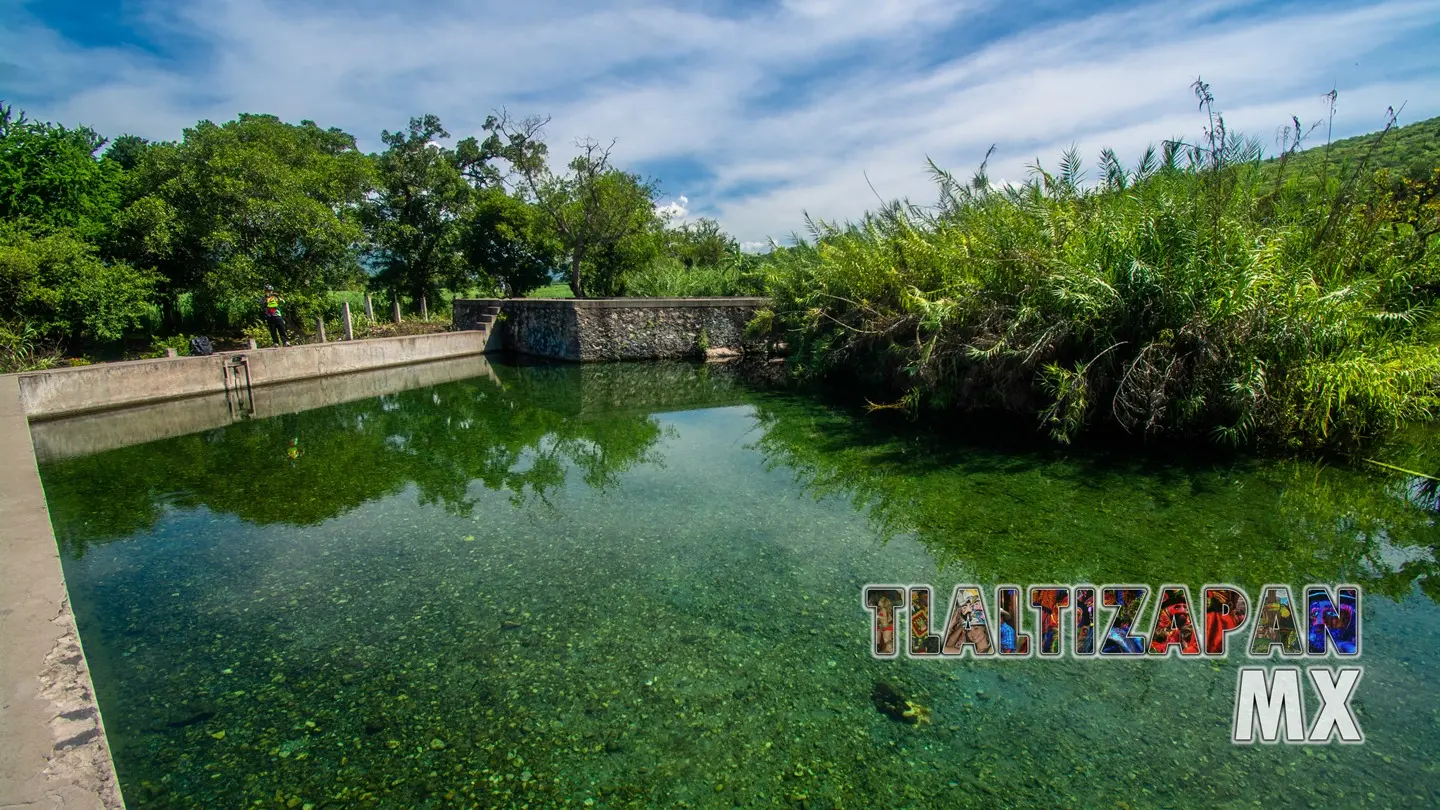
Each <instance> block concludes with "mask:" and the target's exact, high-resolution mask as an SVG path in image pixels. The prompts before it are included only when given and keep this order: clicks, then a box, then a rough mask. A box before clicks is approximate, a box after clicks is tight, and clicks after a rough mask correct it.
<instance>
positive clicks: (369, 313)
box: [365, 292, 375, 321]
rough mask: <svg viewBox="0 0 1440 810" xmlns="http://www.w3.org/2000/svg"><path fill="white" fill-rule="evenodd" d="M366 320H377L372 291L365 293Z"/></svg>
mask: <svg viewBox="0 0 1440 810" xmlns="http://www.w3.org/2000/svg"><path fill="white" fill-rule="evenodd" d="M365 320H367V321H373V320H375V305H374V304H372V303H371V302H370V293H368V292H367V293H365Z"/></svg>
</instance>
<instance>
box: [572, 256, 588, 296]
mask: <svg viewBox="0 0 1440 810" xmlns="http://www.w3.org/2000/svg"><path fill="white" fill-rule="evenodd" d="M583 260H584V259H583V256H582V254H581V252H580V251H578V250H577V251H575V252H574V253H571V254H570V292H572V293H574V294H575V297H576V298H584V297H585V293H584V292H583V291H582V290H581V287H580V262H581V261H583Z"/></svg>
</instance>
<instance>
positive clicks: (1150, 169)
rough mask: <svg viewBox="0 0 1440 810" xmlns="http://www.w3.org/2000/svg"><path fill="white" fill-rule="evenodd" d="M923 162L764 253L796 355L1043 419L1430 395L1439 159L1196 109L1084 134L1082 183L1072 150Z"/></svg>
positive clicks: (1354, 433)
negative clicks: (897, 191)
mask: <svg viewBox="0 0 1440 810" xmlns="http://www.w3.org/2000/svg"><path fill="white" fill-rule="evenodd" d="M1196 91H1197V96H1199V98H1200V102H1201V107H1202V109H1203V110H1205V111H1206V112H1207V113H1209V112H1210V109H1211V99H1210V97H1209V92H1208V88H1207V87H1205V86H1204V85H1203V84H1202V83H1197V86H1196ZM987 160H988V155H987ZM931 168H932V171H933V174H934V177H935V180H936V183H937V185H938V187H939V196H940V201H939V205H938V206H936V207H935V208H933V209H922V208H920V207H917V206H914V205H909V204H901V203H896V204H892V205H889V206H886V207H885V208H883V209H882V210H881V211H879V212H876V213H873V214H870V215H867V216H866V217H865V218H864V219H863V220H862V221H861V222H859V223H852V224H848V225H845V226H839V225H831V224H826V223H811V230H812V233H811V238H809V239H806V240H800V241H799V242H798V244H797V246H796V247H794V248H791V249H786V250H780V251H777V252H776V253H775V255H774V258H773V259H772V261H771V263H770V266H769V275H768V279H767V282H768V285H769V288H770V292H771V294H772V296H773V298H774V301H775V322H776V323H777V324H779V325H780V326H781V327H782V328H786V329H788V330H789V332H790V335H789V339H790V342H791V343H792V345H794V346H795V347H796V348H797V352H796V353H795V362H796V365H797V367H798V368H799V370H800V371H801V373H804V374H815V375H828V374H831V373H835V372H839V371H843V372H844V373H846V374H847V375H856V376H858V377H859V378H860V380H861V382H862V384H865V385H868V386H869V388H870V389H872V390H874V391H876V392H877V394H878V392H881V391H883V392H885V394H884V395H887V396H891V397H897V398H899V399H900V400H901V404H903V405H905V406H906V407H912V408H913V407H917V406H930V407H934V408H940V409H955V408H961V409H970V408H1000V409H1006V410H1011V411H1017V412H1021V413H1029V414H1034V415H1035V416H1037V417H1038V418H1039V419H1040V420H1041V421H1042V422H1043V424H1044V425H1045V426H1047V427H1048V428H1049V430H1050V431H1051V432H1052V434H1053V435H1054V436H1055V437H1056V438H1057V439H1060V440H1069V439H1070V438H1072V437H1074V436H1075V435H1077V434H1078V433H1079V432H1081V431H1082V430H1084V429H1086V428H1087V427H1089V426H1094V425H1096V424H1097V423H1103V424H1109V425H1113V426H1118V427H1120V428H1123V429H1125V430H1127V431H1132V432H1137V433H1144V434H1160V433H1170V434H1197V433H1206V432H1208V433H1210V434H1211V435H1212V436H1214V437H1215V438H1218V439H1221V440H1225V441H1229V442H1234V443H1237V444H1249V443H1253V442H1261V443H1280V444H1284V445H1287V446H1292V447H1296V446H1319V445H1324V444H1329V443H1332V442H1349V441H1353V440H1357V439H1361V438H1364V437H1368V436H1372V435H1375V434H1378V433H1382V432H1385V431H1387V430H1389V429H1392V428H1394V427H1396V426H1398V425H1400V424H1401V423H1403V422H1406V421H1409V420H1415V419H1425V418H1431V417H1433V416H1434V415H1435V413H1436V408H1437V406H1440V318H1437V310H1436V303H1437V292H1440V261H1437V259H1436V256H1437V250H1436V248H1437V245H1436V241H1437V240H1436V235H1435V234H1436V232H1437V230H1440V207H1437V204H1436V198H1437V196H1440V195H1437V193H1436V191H1437V189H1440V173H1437V175H1436V177H1435V178H1433V179H1432V180H1430V181H1426V182H1414V181H1406V182H1405V183H1404V184H1402V185H1401V186H1400V189H1401V190H1400V191H1399V192H1396V191H1395V190H1394V189H1395V186H1394V185H1392V184H1390V183H1389V182H1374V181H1373V179H1372V178H1371V177H1369V176H1368V175H1367V174H1366V173H1365V167H1364V166H1363V165H1361V166H1356V167H1354V168H1352V169H1351V170H1350V171H1348V172H1335V171H1331V172H1329V173H1327V174H1322V175H1319V176H1317V175H1315V174H1313V173H1306V174H1304V175H1303V176H1302V175H1297V174H1286V173H1285V172H1284V171H1280V172H1277V171H1276V170H1275V167H1274V164H1264V163H1262V154H1261V150H1260V148H1259V146H1258V145H1257V144H1256V143H1255V142H1254V141H1252V140H1246V139H1243V138H1240V137H1239V136H1236V135H1235V134H1233V133H1230V132H1227V131H1226V129H1225V125H1224V120H1223V118H1222V117H1220V116H1219V115H1218V114H1213V113H1211V114H1210V118H1209V126H1208V127H1207V128H1206V131H1205V137H1204V138H1203V139H1202V140H1201V141H1200V142H1199V143H1197V144H1185V143H1179V142H1167V143H1165V144H1164V145H1163V147H1162V149H1161V150H1160V153H1159V154H1158V155H1157V153H1156V152H1155V150H1149V151H1147V152H1146V153H1145V154H1144V156H1143V157H1142V158H1141V159H1140V161H1138V162H1137V163H1136V164H1135V165H1134V166H1133V167H1132V168H1130V169H1128V170H1127V169H1126V168H1125V167H1124V166H1123V165H1122V164H1121V163H1120V161H1119V160H1118V159H1117V157H1116V156H1115V154H1114V153H1113V152H1111V151H1109V150H1106V151H1105V152H1103V153H1102V154H1101V158H1100V166H1099V168H1100V171H1099V177H1098V182H1093V183H1087V182H1086V179H1085V172H1084V170H1083V167H1082V165H1081V161H1080V159H1079V156H1078V155H1077V154H1076V153H1075V152H1074V151H1073V150H1072V151H1071V152H1069V153H1067V154H1065V155H1064V156H1063V157H1062V159H1061V161H1060V163H1059V166H1058V171H1055V172H1051V171H1048V170H1046V169H1045V168H1044V167H1042V166H1040V165H1039V164H1038V163H1037V164H1036V165H1035V166H1033V167H1032V172H1031V176H1030V178H1029V180H1028V181H1027V182H1025V183H1024V184H1022V185H1018V186H1009V187H1004V188H994V187H992V186H991V184H990V183H989V181H988V178H987V176H986V173H985V168H984V165H983V164H982V167H981V169H980V171H979V172H977V173H976V175H975V177H974V178H973V179H972V181H971V182H969V183H961V182H959V181H957V180H956V179H955V178H954V177H953V176H952V175H951V174H949V173H948V172H945V171H943V170H941V169H940V168H938V167H935V166H934V165H933V164H932V166H931Z"/></svg>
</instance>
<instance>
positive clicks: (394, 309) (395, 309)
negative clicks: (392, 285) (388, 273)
mask: <svg viewBox="0 0 1440 810" xmlns="http://www.w3.org/2000/svg"><path fill="white" fill-rule="evenodd" d="M391 303H392V306H391V307H390V310H391V315H392V316H393V317H394V318H395V322H396V323H399V322H400V296H398V295H397V296H395V300H394V301H393V302H391Z"/></svg>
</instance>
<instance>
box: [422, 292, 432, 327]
mask: <svg viewBox="0 0 1440 810" xmlns="http://www.w3.org/2000/svg"><path fill="white" fill-rule="evenodd" d="M420 320H422V321H428V320H430V310H429V309H428V308H427V307H426V306H425V296H424V295H421V296H420Z"/></svg>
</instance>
